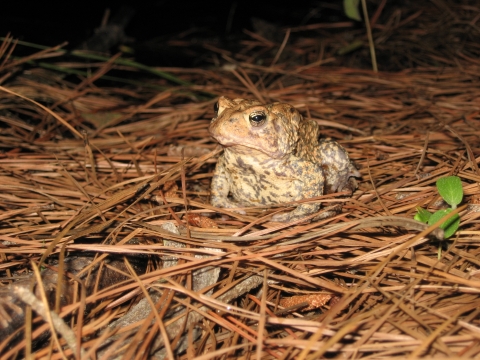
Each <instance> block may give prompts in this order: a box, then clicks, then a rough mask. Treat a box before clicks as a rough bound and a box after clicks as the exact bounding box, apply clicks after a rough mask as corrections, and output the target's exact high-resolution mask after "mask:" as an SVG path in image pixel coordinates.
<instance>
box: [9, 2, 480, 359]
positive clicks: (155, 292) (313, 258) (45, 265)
mask: <svg viewBox="0 0 480 360" xmlns="http://www.w3.org/2000/svg"><path fill="white" fill-rule="evenodd" d="M452 3H453V2H452ZM450 5H451V4H450ZM479 10H480V9H479V8H478V7H477V8H476V10H474V9H471V8H467V7H465V8H461V9H458V14H460V15H462V16H464V19H466V20H468V21H473V20H472V19H473V18H474V17H475V16H477V17H478V14H479V13H480V12H479ZM413 14H415V13H413ZM392 16H393V15H392ZM418 16H420V15H417V17H412V18H411V20H410V21H412V22H413V21H414V20H419V19H418ZM429 16H430V15H428V16H427V15H426V14H423V18H424V19H426V20H429V19H433V18H434V15H431V18H429ZM393 20H394V19H392V22H390V23H388V22H384V24H387V25H388V26H387V25H385V26H384V27H383V28H381V27H379V28H377V30H378V31H379V33H380V34H388V32H390V33H391V32H392V31H394V30H392V27H393V25H392V24H394V23H395V22H394V21H393ZM437 20H438V19H437ZM378 21H380V20H378ZM432 21H433V20H432ZM451 21H452V26H451V28H452V29H454V28H455V24H456V23H454V22H453V21H454V20H451ZM455 21H459V22H460V20H458V19H456V20H455ZM444 23H445V21H444ZM396 24H398V22H397V23H396ZM403 25H405V24H403ZM409 25H410V24H409ZM412 26H413V25H412ZM472 26H473V25H472ZM475 26H478V22H477V25H475ZM374 29H375V27H374ZM309 30H310V31H313V30H315V29H309ZM387 30H388V31H387ZM298 31H300V30H298ZM319 31H325V30H322V29H321V28H320V30H319ZM355 31H357V30H355ZM382 31H383V32H382ZM398 31H400V30H398ZM409 31H410V30H408V31H405V32H404V33H403V35H404V40H405V39H408V36H409V34H410V32H409ZM445 31H446V30H445ZM471 31H477V38H478V35H479V34H478V29H477V30H471ZM354 33H355V32H354ZM292 34H293V33H292ZM355 34H356V33H355ZM251 35H252V34H250V35H249V36H251ZM362 36H365V35H362ZM398 36H399V35H398ZM452 36H456V33H455V34H453V35H452ZM444 37H445V39H448V36H447V35H445V36H444ZM365 38H366V37H365ZM378 38H381V36H378ZM292 39H293V38H292ZM398 41H400V40H398ZM446 42H447V43H448V41H446ZM308 44H309V43H308V41H307V39H305V38H303V39H298V38H297V39H296V40H292V43H289V45H288V46H283V47H282V46H281V44H270V43H268V41H266V40H265V39H262V38H261V37H260V36H251V37H250V38H249V39H248V40H245V41H244V42H243V43H242V46H243V50H242V51H243V52H239V53H236V54H233V53H229V52H228V51H226V50H225V51H222V50H220V49H217V48H216V49H204V51H205V52H211V54H212V55H211V56H212V59H216V61H214V62H217V63H215V64H214V65H215V67H203V68H197V69H180V68H169V69H160V68H146V67H141V66H139V64H137V63H135V62H133V61H130V60H128V57H127V56H122V57H119V56H113V57H111V58H106V59H102V58H85V57H82V56H80V55H79V54H76V55H75V56H77V57H75V56H74V55H72V54H71V53H65V52H64V51H63V50H61V49H60V48H51V49H44V50H39V51H37V50H36V51H33V50H32V55H31V56H28V57H21V58H17V57H15V51H16V49H15V47H20V46H21V45H20V44H16V43H15V40H14V39H12V38H9V37H7V38H6V39H5V40H4V42H3V45H2V47H1V48H0V55H1V60H2V61H1V62H0V63H1V66H0V86H1V87H0V147H1V153H0V219H1V223H0V289H2V288H6V287H7V286H11V285H12V284H14V283H15V282H16V281H17V280H18V279H25V278H27V279H33V281H34V280H35V279H38V276H40V275H39V273H41V272H42V271H45V269H50V270H53V271H59V272H64V271H66V270H65V269H64V268H63V265H62V263H63V259H64V257H65V258H68V257H77V258H81V257H82V256H89V257H91V258H92V259H94V260H93V262H90V263H89V264H90V265H88V266H87V268H86V269H84V270H83V272H89V271H90V272H91V275H90V276H91V277H92V278H93V283H94V284H96V285H95V286H93V287H91V288H90V290H89V291H86V292H82V291H81V290H80V288H81V286H80V285H78V284H80V282H81V281H80V280H78V279H77V278H76V277H75V276H76V275H71V276H70V277H69V280H68V281H70V282H72V283H74V282H77V283H78V284H77V285H78V286H77V288H76V290H75V292H74V294H73V296H71V299H70V301H69V302H68V303H67V304H64V305H62V306H59V305H58V303H57V304H56V303H55V301H53V302H52V301H49V300H48V299H47V297H42V296H40V295H38V294H41V293H42V291H36V292H31V293H30V295H32V294H33V295H35V296H36V299H35V301H36V302H38V303H40V304H42V305H43V306H44V307H48V308H50V309H54V310H55V308H56V310H57V311H56V313H58V314H60V319H63V325H65V327H66V328H67V330H68V331H64V330H62V329H65V328H57V327H55V329H54V330H53V328H54V326H55V325H54V320H52V319H51V318H49V317H48V314H47V315H45V314H44V317H42V316H39V315H38V313H37V312H36V311H30V312H28V311H27V314H30V316H31V317H30V318H29V317H28V316H26V320H25V321H24V323H23V325H22V326H21V328H20V329H18V331H19V332H20V334H22V335H21V336H20V338H17V339H14V337H10V338H6V339H5V338H2V339H0V354H1V357H2V359H13V358H22V357H24V356H28V355H29V354H31V356H33V358H35V359H45V358H52V359H60V358H75V357H77V358H80V357H81V358H84V359H87V358H92V359H94V358H115V356H123V357H124V358H132V359H133V358H135V359H147V358H161V357H162V356H169V355H170V356H175V357H176V358H178V359H193V358H197V359H216V358H219V359H220V358H221V359H234V358H235V359H237V358H239V359H247V358H262V359H319V358H330V357H331V358H333V357H343V358H348V359H355V358H372V359H377V358H386V357H401V358H419V357H435V358H441V357H449V358H451V357H464V358H474V357H478V356H480V246H479V244H480V171H479V163H480V60H479V59H480V57H479V56H478V55H480V50H479V48H478V43H475V44H473V42H472V43H469V42H468V40H467V41H466V43H465V44H464V48H465V49H469V51H470V52H469V53H467V52H466V50H464V51H461V52H460V51H459V50H458V49H453V50H452V48H450V50H451V51H452V52H455V54H454V55H455V56H454V57H449V56H447V55H446V53H445V52H444V51H443V50H442V51H443V52H442V51H436V50H435V48H431V49H427V50H428V51H426V52H424V53H422V56H423V57H422V59H421V61H420V60H419V61H416V58H415V57H410V58H409V60H410V63H408V64H407V65H404V69H403V70H397V71H389V72H382V71H380V72H378V73H375V72H373V71H371V70H369V69H366V68H363V69H362V68H353V67H346V66H336V67H335V66H323V65H322V59H323V60H325V59H331V61H330V62H331V63H332V64H330V65H335V64H336V63H335V49H334V48H333V47H332V46H333V45H332V46H330V47H328V46H327V48H326V49H324V50H325V52H324V53H323V54H318V53H317V56H318V57H317V59H316V60H315V61H313V60H311V59H310V60H308V59H307V60H308V61H309V62H307V63H303V64H295V63H292V62H289V61H288V60H284V61H283V60H282V56H283V54H287V58H288V54H290V55H291V54H295V53H296V54H307V53H308V54H311V51H313V50H312V49H310V50H309V48H308V47H309V46H310V45H308ZM399 44H402V43H399ZM377 45H378V49H377V52H379V51H380V52H381V50H382V49H381V48H382V42H381V41H380V42H379V43H378V44H377ZM469 45H471V46H469ZM402 46H403V47H404V48H407V50H405V52H404V56H405V57H408V52H409V51H410V50H411V48H408V44H403V45H402ZM475 46H476V48H475ZM309 51H310V52H309ZM362 51H363V52H364V55H365V56H366V57H364V59H366V60H365V61H367V62H368V59H369V57H368V56H369V55H368V47H365V49H363V50H362ZM385 51H386V52H387V53H388V51H387V50H385ZM239 54H240V55H239ZM385 56H386V55H385V54H384V56H383V57H382V56H379V58H380V59H383V58H385ZM259 57H261V58H262V59H263V61H262V63H259V62H258V61H256V60H255V59H258V58H259ZM393 58H395V57H393ZM397 60H398V58H397ZM382 61H385V60H382ZM379 64H380V69H382V66H381V64H382V62H380V63H379ZM435 64H436V65H435ZM121 80H122V81H123V82H120V81H121ZM221 95H225V96H229V97H233V98H235V97H243V98H256V99H259V100H261V101H262V102H265V103H269V102H273V101H281V102H288V103H290V104H292V105H294V106H295V107H297V108H298V109H299V111H300V112H301V113H302V114H303V115H304V116H306V117H308V118H311V119H314V120H316V121H318V123H319V124H320V125H321V128H322V132H321V133H322V136H323V137H331V138H333V139H336V140H337V141H339V142H340V143H341V144H342V145H343V146H344V147H345V148H346V149H348V151H349V154H350V156H351V159H352V160H353V161H354V163H355V164H356V166H357V168H358V169H359V170H360V172H361V174H362V178H361V179H359V181H358V183H359V187H358V189H357V190H356V191H355V193H354V194H353V195H352V196H351V197H346V196H345V194H331V195H326V196H322V197H320V198H317V199H311V200H310V201H320V202H321V203H322V204H323V207H327V206H331V205H338V204H341V205H342V211H341V212H340V213H339V214H338V215H336V216H333V217H330V218H328V219H324V220H320V221H314V222H310V223H308V222H307V223H305V222H304V223H294V224H279V223H273V222H270V220H269V219H270V217H271V214H272V212H274V211H277V210H279V208H278V207H277V208H274V209H263V208H251V209H248V210H247V214H246V215H240V214H236V213H232V212H230V211H228V210H224V209H216V208H213V207H212V206H211V205H210V204H209V202H208V199H209V185H210V181H211V177H212V173H213V169H214V166H215V162H216V159H217V157H218V155H219V153H220V151H221V149H220V148H219V146H218V145H217V144H216V143H215V142H214V141H213V140H212V139H211V138H210V137H209V134H208V131H207V128H208V125H209V122H210V119H211V118H212V117H213V105H214V103H215V101H216V98H218V97H219V96H221ZM448 175H456V176H458V177H460V179H461V181H462V185H463V189H464V198H463V202H462V204H461V206H460V207H459V210H460V212H459V214H460V217H461V223H460V228H459V231H458V232H457V233H456V234H455V235H454V236H452V237H451V238H449V239H447V240H439V239H438V238H437V237H435V236H434V235H435V228H434V227H423V228H422V227H418V226H415V224H414V221H413V216H414V215H415V213H416V211H417V210H416V208H417V207H423V208H425V209H428V210H430V211H434V210H437V209H440V208H443V207H445V206H446V204H445V203H443V202H442V201H441V198H440V196H439V195H438V192H437V190H436V187H435V182H436V180H438V179H439V178H440V177H443V176H448ZM166 223H170V224H171V225H167V226H172V229H173V230H175V231H176V233H175V232H169V231H167V230H166V229H167V227H165V224H166ZM172 224H173V225H172ZM172 244H173V245H172ZM439 249H440V251H439ZM439 253H440V257H439ZM172 259H174V260H173V263H171V266H169V267H167V266H165V263H166V262H167V261H172ZM115 261H116V262H117V263H121V264H123V265H122V266H123V267H122V268H121V269H118V268H117V269H115V266H114V265H112V264H115ZM135 261H136V262H141V263H143V265H145V266H144V269H142V270H137V269H139V268H140V267H141V266H140V267H138V266H137V267H135V266H134V265H132V263H133V262H135ZM92 264H95V266H96V267H95V266H93V265H92ZM102 266H103V267H110V268H111V269H112V271H113V272H115V271H116V272H120V273H121V274H122V276H123V277H121V280H119V281H117V282H114V283H112V284H109V283H108V279H107V280H105V279H101V277H102V276H103V275H102V276H99V275H97V276H95V275H94V274H95V271H96V270H95V269H98V268H99V267H102ZM201 269H210V270H212V269H214V270H215V269H217V270H219V271H217V272H216V273H215V274H214V275H211V276H210V275H209V276H210V280H212V279H213V282H212V284H210V285H208V286H207V289H202V290H199V291H193V289H194V287H193V285H192V284H193V283H195V281H198V279H197V280H196V279H195V277H198V276H199V275H198V274H199V273H201ZM104 276H107V275H104ZM249 278H250V279H256V281H257V283H255V284H254V285H250V287H249V288H248V289H246V290H244V289H240V288H239V284H241V283H242V282H243V283H245V281H247V280H248V279H249ZM102 280H103V282H104V283H105V281H106V282H107V284H106V285H105V284H104V285H101V286H100V285H99V283H101V282H102ZM85 281H86V280H85ZM37 283H38V281H37ZM37 286H38V285H37ZM46 291H47V290H45V289H44V290H43V293H45V292H46ZM227 292H228V293H229V294H230V295H229V296H230V297H229V298H228V299H227V298H226V297H223V298H222V296H224V295H225V294H226V293H227ZM232 294H233V295H232ZM25 296H26V295H25ZM55 296H56V297H57V298H58V297H60V295H55ZM142 299H143V300H144V301H146V304H148V305H147V308H148V307H150V308H156V309H157V310H156V311H155V312H148V309H147V310H145V314H144V315H145V316H143V317H142V316H139V317H138V318H135V316H133V318H134V320H132V321H130V322H128V324H127V322H126V321H123V322H122V317H125V316H129V314H130V313H131V312H132V311H135V310H134V309H135V305H136V304H138V303H139V302H141V301H142ZM145 299H146V300H145ZM2 301H5V299H3V300H2V299H0V303H1V302H2ZM22 301H23V300H22ZM175 309H177V310H175ZM185 309H188V311H187V314H188V316H191V317H192V319H193V320H192V321H189V322H185V321H183V320H182V321H183V322H181V323H182V324H183V325H182V326H181V327H180V329H176V330H172V326H171V325H172V324H173V323H174V321H175V320H176V318H175V317H176V316H177V315H178V314H180V311H181V310H185ZM175 311H177V312H175ZM47 313H48V312H47ZM0 317H1V316H0ZM178 318H180V320H181V319H185V318H186V315H185V314H183V315H181V314H180V315H178ZM57 320H58V319H57ZM60 323H62V321H60ZM114 325H118V326H114ZM57 326H58V324H57ZM69 331H70V332H71V334H70V335H73V338H72V339H70V340H69V339H68V337H69ZM45 334H46V335H45ZM52 334H54V335H55V336H52ZM182 342H183V343H184V345H183V348H182V347H181V345H180V344H181V343H182ZM180 348H182V349H184V350H182V351H180V352H179V351H178V350H177V349H180Z"/></svg>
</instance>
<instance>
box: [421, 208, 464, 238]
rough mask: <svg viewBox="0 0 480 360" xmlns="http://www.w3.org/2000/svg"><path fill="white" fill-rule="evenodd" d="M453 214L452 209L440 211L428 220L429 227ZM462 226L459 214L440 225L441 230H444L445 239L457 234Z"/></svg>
mask: <svg viewBox="0 0 480 360" xmlns="http://www.w3.org/2000/svg"><path fill="white" fill-rule="evenodd" d="M451 212H452V209H444V210H438V211H436V212H434V213H433V214H432V216H430V219H428V225H433V224H435V223H437V222H438V221H440V220H441V219H442V218H443V217H444V216H445V215H448V214H450V213H451ZM459 225H460V216H458V214H455V216H452V217H451V218H450V219H448V220H447V221H445V222H444V223H443V224H441V225H440V228H442V229H443V230H444V232H445V233H444V238H445V239H448V238H449V237H450V236H452V235H453V234H455V232H456V231H457V229H458V226H459Z"/></svg>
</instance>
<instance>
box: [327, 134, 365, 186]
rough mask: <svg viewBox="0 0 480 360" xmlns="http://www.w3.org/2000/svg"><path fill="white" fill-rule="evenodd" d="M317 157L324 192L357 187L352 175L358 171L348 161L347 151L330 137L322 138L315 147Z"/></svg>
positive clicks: (357, 175)
mask: <svg viewBox="0 0 480 360" xmlns="http://www.w3.org/2000/svg"><path fill="white" fill-rule="evenodd" d="M317 159H318V161H319V163H320V164H321V166H322V168H323V172H324V174H325V187H324V194H330V193H334V192H337V191H342V190H350V191H353V190H355V189H356V188H357V184H356V181H355V180H354V179H351V178H352V177H360V176H361V175H360V173H359V172H358V170H357V169H356V168H355V166H354V165H353V164H352V162H351V161H350V158H349V156H348V153H347V151H346V150H345V149H344V148H343V146H341V145H340V144H339V143H337V142H336V141H334V140H332V139H322V140H320V143H319V145H318V148H317Z"/></svg>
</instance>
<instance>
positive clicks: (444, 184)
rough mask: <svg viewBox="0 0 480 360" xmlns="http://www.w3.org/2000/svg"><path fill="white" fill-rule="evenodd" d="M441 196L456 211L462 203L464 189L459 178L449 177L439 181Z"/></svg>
mask: <svg viewBox="0 0 480 360" xmlns="http://www.w3.org/2000/svg"><path fill="white" fill-rule="evenodd" d="M437 189H438V192H439V194H440V196H441V197H442V198H443V200H445V201H446V202H447V203H448V204H449V205H450V206H451V207H453V208H454V209H455V208H456V207H457V205H458V204H460V203H461V202H462V198H463V188H462V182H461V181H460V178H459V177H458V176H447V177H443V178H440V179H438V180H437Z"/></svg>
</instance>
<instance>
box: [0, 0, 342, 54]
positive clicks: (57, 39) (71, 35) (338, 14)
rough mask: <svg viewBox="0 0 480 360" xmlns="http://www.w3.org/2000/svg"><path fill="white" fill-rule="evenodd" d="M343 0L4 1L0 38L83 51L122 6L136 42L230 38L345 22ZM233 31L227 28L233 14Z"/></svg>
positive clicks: (127, 28) (0, 11)
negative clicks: (262, 26)
mask: <svg viewBox="0 0 480 360" xmlns="http://www.w3.org/2000/svg"><path fill="white" fill-rule="evenodd" d="M341 4H342V1H340V0H333V1H312V0H295V1H280V2H272V1H250V0H246V1H245V0H244V1H208V0H207V1H205V0H204V1H176V0H168V1H163V0H159V1H145V2H141V1H123V2H117V1H105V0H99V1H95V2H93V1H90V2H73V1H65V0H64V1H44V2H43V1H3V2H2V5H1V9H0V36H5V35H6V34H7V32H10V33H11V34H12V36H13V37H15V38H18V39H21V40H24V41H28V42H33V43H37V44H42V45H48V46H53V45H57V44H59V43H62V42H63V41H68V42H69V47H70V48H73V47H76V46H79V44H81V43H82V42H83V41H85V40H86V39H88V38H89V37H90V36H92V35H93V33H94V29H95V28H97V27H98V26H100V23H101V20H102V17H103V14H104V12H105V9H106V8H110V10H111V14H112V15H113V14H115V12H116V11H118V9H119V8H120V7H121V6H128V7H129V8H130V9H132V11H134V16H133V17H132V19H131V21H130V23H129V24H128V26H127V27H126V29H125V32H126V34H127V35H128V36H130V37H132V38H134V40H135V42H136V43H137V44H138V43H142V42H145V41H149V40H152V39H158V38H161V37H166V38H167V37H169V36H170V37H171V36H172V35H175V34H180V33H182V32H185V31H187V30H191V32H190V36H197V37H199V38H208V37H217V38H218V37H220V38H221V37H227V38H228V37H231V36H239V35H240V34H242V30H243V29H245V28H246V29H250V30H251V29H252V26H251V21H250V19H251V18H252V17H257V18H261V19H264V20H267V21H269V22H272V23H274V24H276V25H280V26H298V25H304V24H307V23H316V22H326V21H339V20H347V19H346V17H345V16H344V15H343V12H342V8H341ZM231 13H233V16H231V17H230V18H231V27H229V28H228V29H227V23H228V19H229V14H231Z"/></svg>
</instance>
